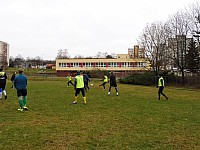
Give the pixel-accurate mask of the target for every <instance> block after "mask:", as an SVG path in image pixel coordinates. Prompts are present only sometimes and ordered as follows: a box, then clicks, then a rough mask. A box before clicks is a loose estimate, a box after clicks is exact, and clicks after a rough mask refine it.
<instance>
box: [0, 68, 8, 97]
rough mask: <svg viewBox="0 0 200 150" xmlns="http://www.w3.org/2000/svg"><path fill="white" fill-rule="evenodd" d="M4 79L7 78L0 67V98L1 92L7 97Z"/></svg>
mask: <svg viewBox="0 0 200 150" xmlns="http://www.w3.org/2000/svg"><path fill="white" fill-rule="evenodd" d="M6 79H7V75H6V73H5V72H4V71H3V68H2V67H1V68H0V98H2V94H4V96H5V99H7V94H6V89H5V87H6Z"/></svg>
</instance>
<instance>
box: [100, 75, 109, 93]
mask: <svg viewBox="0 0 200 150" xmlns="http://www.w3.org/2000/svg"><path fill="white" fill-rule="evenodd" d="M106 83H108V77H107V76H106V74H104V76H103V83H102V84H101V85H99V86H103V89H104V90H105V89H106V86H105V85H106Z"/></svg>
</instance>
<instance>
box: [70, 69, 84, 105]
mask: <svg viewBox="0 0 200 150" xmlns="http://www.w3.org/2000/svg"><path fill="white" fill-rule="evenodd" d="M74 89H75V97H74V102H73V104H77V96H78V94H79V93H80V92H81V93H82V96H83V102H84V104H86V96H85V90H84V80H83V76H82V75H81V74H80V72H79V71H77V75H76V76H75V78H74Z"/></svg>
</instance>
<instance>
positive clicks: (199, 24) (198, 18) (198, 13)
mask: <svg viewBox="0 0 200 150" xmlns="http://www.w3.org/2000/svg"><path fill="white" fill-rule="evenodd" d="M186 12H187V17H188V19H189V20H190V22H191V35H192V36H193V37H194V38H195V39H196V41H197V42H198V46H199V45H200V2H197V1H196V3H194V4H191V5H190V6H189V9H187V10H186Z"/></svg>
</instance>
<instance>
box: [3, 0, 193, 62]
mask: <svg viewBox="0 0 200 150" xmlns="http://www.w3.org/2000/svg"><path fill="white" fill-rule="evenodd" d="M194 2H196V0H0V41H4V42H7V43H8V44H9V45H10V56H13V57H16V56H17V55H19V54H20V55H22V57H24V58H25V59H26V58H27V57H32V58H34V57H36V56H40V57H41V58H43V59H49V60H54V59H55V57H56V56H57V53H58V50H59V49H67V50H68V52H69V54H70V56H71V57H74V56H75V55H82V56H85V57H86V56H95V55H96V54H97V53H98V52H102V53H105V52H108V53H109V54H111V53H116V54H120V53H121V54H126V53H127V52H128V48H131V47H133V45H136V44H137V39H138V37H139V35H140V34H141V33H142V31H143V29H144V27H145V26H146V25H147V24H148V23H152V22H155V21H166V20H167V19H168V16H169V15H170V14H173V13H176V12H177V11H178V10H181V9H184V8H185V7H188V6H189V5H190V4H192V3H194Z"/></svg>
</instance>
